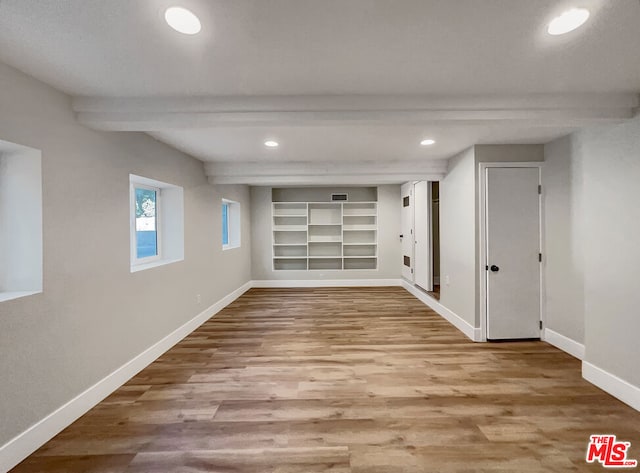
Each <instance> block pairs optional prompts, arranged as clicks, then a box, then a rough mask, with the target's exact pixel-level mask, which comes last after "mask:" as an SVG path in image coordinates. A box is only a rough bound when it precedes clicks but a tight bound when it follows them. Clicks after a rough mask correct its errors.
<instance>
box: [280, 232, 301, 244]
mask: <svg viewBox="0 0 640 473" xmlns="http://www.w3.org/2000/svg"><path fill="white" fill-rule="evenodd" d="M273 243H274V244H276V245H304V246H306V245H307V232H273Z"/></svg>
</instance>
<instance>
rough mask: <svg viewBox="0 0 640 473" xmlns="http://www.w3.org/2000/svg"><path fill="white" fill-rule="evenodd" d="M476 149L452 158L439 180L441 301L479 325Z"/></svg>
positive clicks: (467, 319) (465, 318)
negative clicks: (477, 310)
mask: <svg viewBox="0 0 640 473" xmlns="http://www.w3.org/2000/svg"><path fill="white" fill-rule="evenodd" d="M475 179H476V178H475V153H474V149H473V148H470V149H468V150H466V151H464V152H462V153H460V154H459V155H457V156H454V157H453V158H451V159H450V160H449V167H448V169H447V175H446V177H445V178H444V179H443V180H442V181H440V277H441V279H440V303H441V304H442V305H444V306H445V307H446V308H447V309H449V310H451V311H453V312H454V313H456V314H457V315H459V316H460V317H462V318H463V319H464V320H466V321H467V322H469V323H470V324H471V325H473V326H474V327H475V326H476V300H475V294H476V277H477V274H476V264H475V262H476V200H475V199H476V197H475V196H476V187H475Z"/></svg>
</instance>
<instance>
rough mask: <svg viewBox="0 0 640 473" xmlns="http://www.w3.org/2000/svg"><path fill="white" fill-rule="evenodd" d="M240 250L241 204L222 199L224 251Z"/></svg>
mask: <svg viewBox="0 0 640 473" xmlns="http://www.w3.org/2000/svg"><path fill="white" fill-rule="evenodd" d="M232 248H240V204H239V203H238V202H234V201H232V200H227V199H222V249H223V250H230V249H232Z"/></svg>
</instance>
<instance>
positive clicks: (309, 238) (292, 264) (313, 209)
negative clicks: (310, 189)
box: [272, 202, 378, 271]
mask: <svg viewBox="0 0 640 473" xmlns="http://www.w3.org/2000/svg"><path fill="white" fill-rule="evenodd" d="M377 213H378V212H377V203H376V202H274V203H273V205H272V229H273V232H272V234H273V269H274V270H275V271H322V270H325V271H349V270H377V269H378V263H377V261H378V257H377V253H378V246H377V234H378V232H377V230H378V225H377V224H378V218H377Z"/></svg>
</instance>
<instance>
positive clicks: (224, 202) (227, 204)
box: [221, 199, 231, 250]
mask: <svg viewBox="0 0 640 473" xmlns="http://www.w3.org/2000/svg"><path fill="white" fill-rule="evenodd" d="M225 207H226V208H227V213H226V217H227V218H226V220H227V222H226V223H227V225H226V228H227V242H226V243H225V242H224V236H225V235H224V229H225V222H224V217H225V212H224V208H225ZM230 210H231V203H230V202H229V201H228V200H226V199H222V206H221V211H222V214H221V217H222V218H221V220H222V249H223V250H229V249H231V244H230V242H231V227H230V223H231V222H230V220H231V218H230V213H231V212H230Z"/></svg>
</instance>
